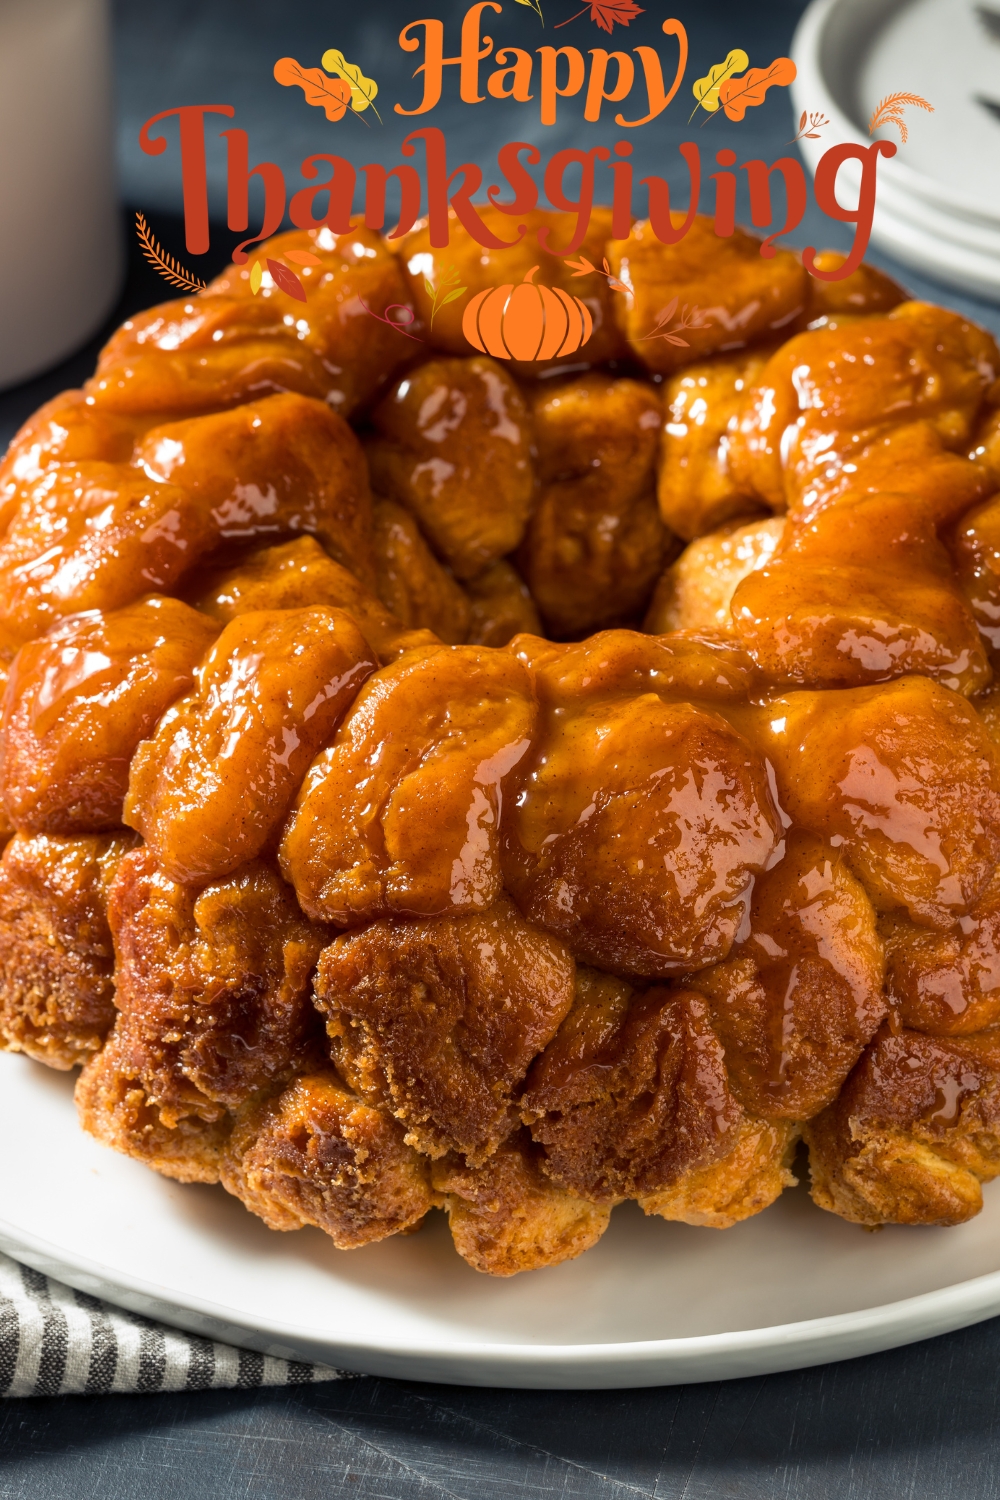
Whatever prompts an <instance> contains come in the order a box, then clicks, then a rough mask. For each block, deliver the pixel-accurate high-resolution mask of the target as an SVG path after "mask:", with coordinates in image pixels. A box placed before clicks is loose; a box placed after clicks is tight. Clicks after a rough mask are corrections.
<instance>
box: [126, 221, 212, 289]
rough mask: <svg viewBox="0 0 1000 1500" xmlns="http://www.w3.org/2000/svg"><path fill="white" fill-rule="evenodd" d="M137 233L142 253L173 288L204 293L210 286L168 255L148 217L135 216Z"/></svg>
mask: <svg viewBox="0 0 1000 1500" xmlns="http://www.w3.org/2000/svg"><path fill="white" fill-rule="evenodd" d="M135 228H136V233H137V234H138V236H139V242H140V244H141V245H142V253H143V255H144V256H145V257H146V259H147V260H148V261H149V263H150V265H152V266H155V267H156V269H157V270H158V271H159V273H160V275H161V276H164V277H166V279H167V281H169V282H170V285H171V286H177V287H180V289H181V291H182V292H203V291H205V290H206V288H207V286H208V282H207V281H201V280H200V279H199V277H197V276H192V275H191V272H190V271H188V270H186V269H185V267H184V266H182V265H181V263H180V261H179V260H175V259H174V257H173V256H172V255H168V254H167V252H166V251H165V250H164V248H163V246H162V245H161V244H160V242H159V240H158V239H157V238H156V236H155V235H154V234H153V231H152V230H151V229H150V227H149V225H148V224H147V223H146V215H145V214H142V213H137V214H136V216H135Z"/></svg>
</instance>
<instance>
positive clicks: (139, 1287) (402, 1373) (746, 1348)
mask: <svg viewBox="0 0 1000 1500" xmlns="http://www.w3.org/2000/svg"><path fill="white" fill-rule="evenodd" d="M0 1250H2V1251H3V1252H4V1253H6V1254H8V1255H11V1256H12V1257H13V1258H14V1259H16V1260H19V1261H21V1262H22V1263H24V1264H26V1265H29V1266H32V1267H33V1268H34V1269H37V1270H40V1271H43V1272H45V1273H46V1274H47V1275H50V1276H53V1277H55V1278H56V1279H58V1280H62V1281H64V1282H65V1283H66V1284H67V1285H69V1286H71V1287H74V1288H75V1289H76V1290H79V1291H84V1292H87V1293H89V1294H90V1295H95V1296H99V1297H101V1298H103V1299H104V1300H105V1301H107V1302H110V1303H112V1304H114V1305H115V1306H118V1307H123V1308H125V1309H126V1310H127V1311H130V1312H134V1313H138V1314H139V1315H140V1316H143V1317H149V1318H153V1319H155V1320H156V1321H159V1322H161V1323H166V1324H168V1325H169V1326H172V1327H176V1328H181V1329H185V1330H187V1331H188V1332H194V1333H197V1334H199V1335H201V1336H203V1337H205V1336H207V1337H211V1338H215V1339H218V1340H219V1341H221V1342H225V1343H234V1344H237V1345H242V1346H244V1347H248V1348H255V1349H258V1350H259V1351H260V1352H262V1353H265V1354H274V1355H278V1356H279V1357H283V1358H302V1359H306V1360H311V1361H316V1362H318V1363H322V1364H326V1365H330V1366H333V1367H335V1368H337V1369H342V1370H345V1371H348V1372H353V1373H356V1374H361V1375H376V1376H388V1377H390V1378H394V1379H404V1380H420V1381H428V1382H430V1383H432V1384H448V1385H472V1386H493V1387H499V1388H506V1389H551V1390H610V1389H623V1388H630V1387H631V1388H639V1387H648V1386H661V1385H664V1386H665V1385H682V1384H699V1383H704V1382H707V1381H716V1380H731V1379H742V1378H745V1377H748V1376H759V1375H764V1374H776V1373H779V1372H782V1371H789V1370H798V1369H806V1368H809V1367H810V1366H814V1365H821V1364H829V1363H836V1362H839V1361H841V1360H845V1359H854V1358H858V1357H862V1356H864V1355H868V1354H875V1353H881V1352H885V1351H888V1350H890V1349H896V1348H900V1347H902V1346H904V1345H906V1344H911V1343H916V1342H919V1341H920V1340H922V1339H925V1338H933V1337H936V1336H938V1335H940V1334H944V1333H950V1332H954V1331H956V1330H958V1329H960V1328H965V1327H968V1326H970V1325H971V1324H974V1323H977V1322H982V1321H984V1320H985V1319H987V1318H989V1317H992V1316H995V1315H997V1314H1000V1270H996V1271H988V1272H985V1273H984V1274H983V1275H981V1276H975V1277H971V1278H968V1279H967V1280H965V1281H959V1282H954V1283H952V1284H951V1285H950V1286H946V1287H938V1288H936V1289H934V1290H932V1291H929V1292H920V1293H917V1294H916V1295H914V1296H912V1297H905V1298H901V1299H899V1300H898V1301H895V1302H886V1303H880V1304H878V1305H876V1306H873V1307H868V1308H858V1309H854V1310H852V1311H850V1312H842V1313H831V1314H829V1315H827V1316H825V1317H820V1318H809V1319H803V1320H800V1321H798V1322H794V1323H781V1324H771V1325H767V1326H764V1327H759V1328H751V1329H738V1330H735V1331H731V1332H727V1333H708V1334H692V1335H688V1336H685V1337H680V1338H671V1339H648V1340H631V1341H627V1342H618V1343H611V1342H607V1343H589V1344H582V1343H581V1344H505V1343H493V1342H490V1341H488V1340H474V1341H471V1340H470V1341H463V1342H462V1343H461V1344H456V1343H451V1344H450V1343H448V1341H447V1340H440V1339H438V1340H435V1341H433V1342H431V1341H420V1340H413V1339H406V1338H405V1337H404V1338H403V1339H401V1340H395V1341H388V1340H385V1339H379V1338H372V1339H369V1340H365V1341H358V1340H356V1339H355V1340H352V1339H350V1338H347V1339H342V1340H338V1339H336V1338H331V1337H330V1336H329V1335H324V1334H317V1332H316V1331H315V1330H310V1329H308V1328H306V1327H304V1326H300V1325H295V1324H289V1323H278V1322H274V1321H272V1320H270V1319H269V1318H268V1317H267V1316H266V1315H264V1314H257V1315H255V1316H254V1318H253V1320H252V1321H251V1320H250V1319H248V1316H247V1313H246V1312H245V1311H243V1310H241V1309H239V1308H236V1307H229V1306H227V1305H225V1304H223V1303H219V1302H214V1301H212V1300H210V1299H206V1298H201V1297H198V1296H196V1295H194V1294H192V1293H185V1292H178V1291H177V1290H176V1289H171V1288H166V1287H164V1286H162V1285H157V1284H156V1283H153V1282H148V1281H145V1280H144V1279H143V1278H141V1277H137V1276H134V1275H131V1274H129V1273H127V1272H121V1271H118V1270H113V1269H111V1268H109V1267H107V1266H106V1265H104V1264H103V1263H101V1262H99V1261H95V1260H92V1259H90V1258H89V1257H87V1256H84V1255H76V1254H74V1253H73V1252H71V1251H69V1250H68V1249H67V1247H65V1246H63V1245H58V1244H55V1243H54V1242H53V1241H51V1240H48V1239H46V1238H44V1237H43V1236H39V1235H34V1234H31V1233H28V1232H26V1231H25V1230H23V1229H21V1228H19V1227H18V1226H16V1225H13V1224H11V1223H10V1222H9V1221H8V1220H7V1219H5V1218H3V1217H2V1216H0Z"/></svg>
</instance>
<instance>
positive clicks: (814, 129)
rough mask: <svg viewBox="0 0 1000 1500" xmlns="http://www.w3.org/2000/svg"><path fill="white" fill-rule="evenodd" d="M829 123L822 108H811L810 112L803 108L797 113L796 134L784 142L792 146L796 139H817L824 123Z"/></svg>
mask: <svg viewBox="0 0 1000 1500" xmlns="http://www.w3.org/2000/svg"><path fill="white" fill-rule="evenodd" d="M829 123H830V121H829V120H828V119H827V118H826V115H825V114H823V112H822V110H813V111H812V112H811V113H810V112H809V111H808V110H805V109H804V110H803V111H802V113H801V114H800V115H799V133H798V135H793V136H792V138H791V140H790V141H786V142H785V145H786V146H794V145H795V142H796V141H818V140H819V137H820V131H821V130H822V129H823V127H824V126H825V125H829Z"/></svg>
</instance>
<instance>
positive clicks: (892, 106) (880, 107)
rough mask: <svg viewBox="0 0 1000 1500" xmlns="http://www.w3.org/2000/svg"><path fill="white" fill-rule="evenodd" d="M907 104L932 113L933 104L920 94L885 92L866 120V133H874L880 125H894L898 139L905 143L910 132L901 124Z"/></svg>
mask: <svg viewBox="0 0 1000 1500" xmlns="http://www.w3.org/2000/svg"><path fill="white" fill-rule="evenodd" d="M908 104H915V105H916V107H917V108H918V109H926V110H927V112H928V114H933V113H934V106H933V104H928V102H927V100H926V99H924V98H922V97H921V95H920V94H887V95H886V96H885V98H884V99H880V100H879V102H878V104H877V105H876V106H875V108H874V110H873V111H872V117H871V119H870V120H869V121H868V134H869V135H874V134H875V131H876V130H878V129H879V127H880V126H882V125H895V126H896V128H897V129H898V131H899V139H900V140H901V141H902V142H903V145H904V146H905V145H906V142H907V140H908V139H909V134H910V132H909V131H908V130H907V128H906V126H905V125H904V124H903V110H904V109H905V108H906V106H907V105H908Z"/></svg>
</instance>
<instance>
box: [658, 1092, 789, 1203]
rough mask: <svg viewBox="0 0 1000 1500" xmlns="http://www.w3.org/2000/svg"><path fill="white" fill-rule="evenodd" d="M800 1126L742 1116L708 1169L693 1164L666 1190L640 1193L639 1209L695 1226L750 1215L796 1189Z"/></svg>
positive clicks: (785, 1121)
mask: <svg viewBox="0 0 1000 1500" xmlns="http://www.w3.org/2000/svg"><path fill="white" fill-rule="evenodd" d="M798 1139H799V1127H798V1126H797V1125H796V1124H794V1123H793V1122H792V1121H790V1120H754V1119H751V1117H750V1116H749V1115H744V1117H743V1119H742V1120H741V1121H740V1123H739V1125H738V1127H737V1130H736V1138H735V1143H734V1145H733V1147H732V1149H731V1150H730V1151H729V1152H728V1153H727V1154H726V1155H725V1156H723V1157H721V1158H720V1160H719V1161H715V1162H712V1163H711V1165H710V1166H707V1167H691V1168H690V1169H689V1170H688V1171H687V1172H685V1173H683V1174H682V1176H681V1177H679V1178H678V1179H677V1181H676V1182H675V1183H674V1184H673V1186H671V1187H668V1188H662V1189H661V1190H660V1191H659V1192H656V1193H645V1194H640V1196H639V1206H640V1208H641V1209H642V1211H643V1213H647V1214H656V1215H658V1216H659V1218H661V1219H671V1220H676V1221H679V1222H680V1223H681V1224H693V1225H696V1226H697V1227H699V1228H702V1229H731V1228H732V1226H733V1225H734V1224H739V1223H741V1222H742V1221H743V1220H744V1219H749V1218H752V1217H753V1215H754V1214H759V1213H760V1212H761V1211H762V1210H763V1209H765V1208H769V1207H770V1205H771V1204H772V1203H773V1202H774V1201H775V1199H776V1198H779V1197H780V1196H781V1194H782V1193H783V1192H784V1191H785V1188H786V1187H796V1186H797V1185H798V1178H797V1177H795V1176H793V1174H792V1170H791V1167H792V1159H793V1157H794V1155H795V1147H796V1144H797V1143H798Z"/></svg>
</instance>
